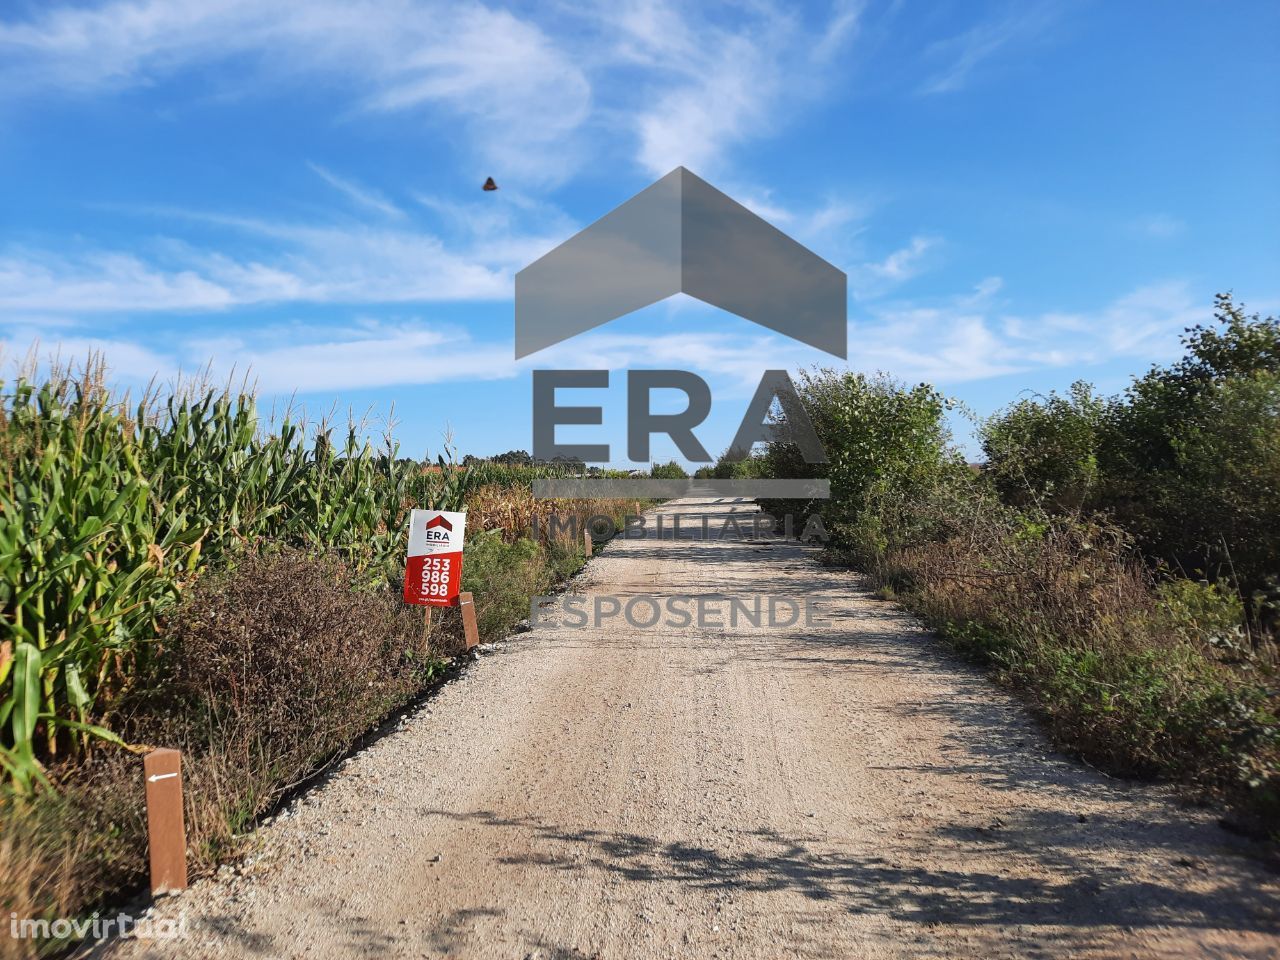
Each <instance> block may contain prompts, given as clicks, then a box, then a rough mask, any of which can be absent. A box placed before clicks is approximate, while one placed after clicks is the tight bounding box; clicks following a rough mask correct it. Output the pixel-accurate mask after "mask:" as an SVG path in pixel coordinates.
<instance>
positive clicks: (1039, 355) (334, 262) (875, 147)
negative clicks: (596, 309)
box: [0, 0, 1280, 461]
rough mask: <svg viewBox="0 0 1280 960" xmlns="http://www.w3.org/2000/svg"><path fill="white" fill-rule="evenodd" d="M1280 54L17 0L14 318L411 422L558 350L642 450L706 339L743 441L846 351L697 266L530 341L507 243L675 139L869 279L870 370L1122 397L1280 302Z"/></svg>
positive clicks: (584, 214) (794, 17)
mask: <svg viewBox="0 0 1280 960" xmlns="http://www.w3.org/2000/svg"><path fill="white" fill-rule="evenodd" d="M1277 49H1280V5H1277V4H1275V3H1273V2H1262V0H1259V2H1252V3H1251V2H1233V3H1229V4H1209V3H1200V2H1155V0H1152V2H1124V3H1111V2H1105V3H1104V2H1088V0H1082V2H1049V3H1038V2H1033V0H1019V2H979V0H962V2H953V3H947V2H926V0H917V2H872V0H868V2H865V3H858V2H849V3H836V4H831V5H826V4H819V5H812V6H803V7H800V6H795V5H793V4H785V3H778V4H776V5H774V4H772V3H770V2H768V0H756V2H751V3H744V4H742V5H725V6H710V5H690V4H674V3H673V4H664V3H658V2H635V3H628V2H622V3H601V4H598V5H594V4H591V3H574V4H561V3H551V4H536V5H534V4H529V5H516V6H511V7H506V8H503V7H497V6H486V5H482V4H437V3H431V2H418V0H387V2H377V3H374V2H360V0H355V2H352V0H306V2H302V0H299V2H296V3H287V2H280V3H271V4H265V3H261V2H257V0H252V2H250V0H198V2H197V0H192V2H178V0H170V2H160V0H150V2H148V0H109V2H105V3H50V2H24V0H5V2H4V3H3V4H0V130H2V134H0V343H3V348H4V351H5V356H6V358H7V359H6V364H7V365H9V364H12V363H13V362H14V361H15V359H17V358H20V357H22V356H24V355H26V354H27V352H28V351H29V350H30V349H31V346H32V344H33V343H36V342H38V344H39V347H38V350H39V351H40V353H41V355H47V354H49V353H51V352H53V351H58V352H59V353H60V355H61V356H63V357H77V356H81V355H83V354H84V353H86V352H87V351H89V350H99V351H102V352H104V353H105V355H106V357H107V359H108V361H109V362H110V364H111V366H112V369H113V371H114V376H115V379H116V380H117V381H118V382H119V383H121V384H122V385H130V384H135V383H138V382H143V381H146V380H149V379H150V378H151V377H152V376H153V375H159V376H160V377H161V378H162V379H168V378H172V377H174V376H175V375H177V374H178V372H179V371H184V372H191V371H195V370H198V369H200V368H202V367H204V366H206V365H211V369H212V370H213V371H214V374H215V375H216V376H218V377H224V376H226V374H227V373H228V372H229V371H231V370H232V369H236V370H239V371H244V370H245V369H248V370H250V371H251V374H252V376H254V377H255V378H256V380H257V383H258V388H259V391H260V392H261V393H262V395H263V397H264V400H265V401H267V402H270V401H271V400H272V399H273V398H279V397H286V398H287V397H290V396H295V397H296V400H297V402H299V403H301V404H304V405H305V406H306V408H307V409H308V411H309V412H311V413H312V414H318V413H323V412H326V411H328V410H330V409H332V408H334V407H335V406H336V408H337V409H338V410H339V411H341V412H342V413H345V411H346V410H347V409H348V408H352V409H355V410H356V411H357V412H360V413H363V412H365V411H372V414H373V416H374V417H375V419H376V418H379V417H385V416H386V415H387V414H388V412H389V411H390V410H391V408H392V406H393V405H394V410H395V416H396V418H397V420H398V421H399V427H398V429H397V433H398V435H399V436H400V438H401V440H402V443H403V450H404V452H406V453H409V454H412V455H421V454H423V453H425V452H427V451H431V452H432V453H434V452H436V451H438V450H439V448H440V441H441V437H442V434H443V432H444V430H445V429H446V428H449V429H451V430H452V432H453V435H454V437H455V439H456V442H457V444H458V446H459V447H460V449H461V450H462V451H463V452H472V453H477V454H490V453H495V452H499V451H503V450H507V449H511V448H526V449H527V448H528V447H529V446H530V443H531V428H530V384H529V370H530V369H531V368H533V367H555V366H595V367H604V368H608V369H611V370H613V371H615V372H614V374H613V382H614V383H615V384H616V387H617V389H611V390H610V391H609V393H608V395H607V397H602V399H604V402H605V406H606V413H605V418H606V425H605V427H603V428H594V429H589V428H574V429H570V430H562V431H561V439H562V440H567V441H574V440H580V441H584V442H585V441H588V440H590V441H594V442H601V441H602V440H609V441H611V442H612V443H613V446H614V459H615V461H622V459H623V458H624V457H625V442H624V439H623V425H624V423H625V410H624V408H623V406H622V404H623V400H624V394H623V392H622V387H623V384H624V379H623V377H624V374H623V373H622V371H623V370H624V369H625V368H627V367H629V366H642V367H681V368H685V369H691V370H694V371H695V372H697V373H699V374H701V375H702V376H704V377H706V378H707V379H708V380H709V381H710V383H711V384H712V388H713V395H714V397H715V405H714V408H713V412H712V416H711V418H710V419H709V420H708V422H707V423H706V425H705V426H704V427H703V428H702V429H701V430H700V431H699V436H700V437H701V438H702V440H703V443H704V444H705V445H706V446H707V447H708V449H711V450H713V451H715V450H719V449H722V448H723V447H724V446H726V445H727V444H728V441H729V440H730V439H731V438H732V435H733V433H734V430H735V428H736V425H737V421H738V419H739V417H740V416H741V413H742V411H743V409H744V408H745V406H746V403H747V400H748V398H749V397H750V395H751V393H752V391H753V389H754V385H755V383H756V381H757V379H758V377H759V375H760V372H761V371H762V370H764V369H766V368H768V367H775V366H786V367H789V368H791V369H795V368H797V367H801V366H812V365H815V364H826V363H829V362H831V358H829V357H827V358H825V359H824V355H822V354H820V353H819V352H817V351H814V350H810V349H808V348H805V347H803V346H801V345H799V344H796V343H793V342H790V341H787V340H785V339H784V338H781V337H778V336H776V335H773V334H770V333H769V332H768V331H765V330H763V329H762V328H759V327H755V326H753V325H751V324H749V323H747V322H746V321H743V320H739V319H737V318H734V317H731V316H728V315H725V314H720V313H718V312H717V311H714V310H712V309H710V308H707V307H704V306H702V305H699V304H697V303H695V302H694V301H691V300H688V299H686V298H683V297H679V298H676V299H673V300H671V301H668V302H666V303H664V304H661V305H657V306H655V307H651V308H648V309H646V310H644V311H641V312H640V313H638V314H634V315H632V316H630V317H627V318H623V319H621V320H619V321H615V322H614V323H612V324H609V325H608V326H606V327H602V328H600V329H599V330H598V331H595V332H593V333H591V334H589V335H587V336H585V337H581V338H577V339H575V340H574V341H571V342H570V343H569V344H565V345H563V346H562V347H557V348H553V349H551V350H548V351H544V352H543V353H540V354H537V355H535V356H533V357H530V358H528V359H527V360H525V361H521V362H519V363H517V362H516V361H515V360H514V359H513V349H512V314H513V307H512V277H513V276H514V273H515V272H516V271H517V270H519V269H520V268H521V267H523V266H524V265H525V264H527V263H528V262H530V261H532V260H533V259H536V258H537V257H538V256H540V255H541V254H542V253H545V252H546V251H547V250H549V249H550V248H552V247H553V246H555V245H556V244H557V243H559V242H560V241H561V240H563V239H565V238H566V237H568V236H570V235H571V234H572V233H574V232H575V231H576V230H577V229H580V228H581V227H582V226H584V225H586V224H587V223H589V222H591V221H592V220H594V219H595V218H597V217H598V216H600V215H601V214H603V213H605V212H607V211H608V210H609V209H611V208H612V207H614V206H616V205H617V204H618V203H620V202H622V201H623V200H625V199H627V198H628V197H630V196H631V195H633V194H634V193H635V192H636V191H638V190H640V189H642V188H643V187H645V186H647V185H648V184H649V183H650V182H652V181H653V180H654V179H656V178H657V177H659V176H661V175H663V174H665V173H667V172H668V171H669V170H671V169H672V168H674V167H675V166H677V165H681V164H683V165H685V166H687V167H689V168H690V169H691V170H693V171H694V172H695V173H697V174H699V175H700V176H702V177H704V178H706V179H708V180H709V181H711V182H712V183H713V184H715V185H716V186H718V187H720V188H721V189H722V190H724V191H726V192H727V193H729V194H730V195H731V196H734V197H735V198H737V199H738V200H740V201H741V202H743V203H746V204H748V205H749V206H751V207H752V208H753V209H755V210H756V211H757V212H759V213H760V214H761V215H762V216H764V217H765V218H766V219H769V220H770V221H771V222H773V223H774V224H776V225H777V226H778V227H780V228H781V229H783V230H784V231H786V232H788V233H790V234H791V235H792V236H794V237H796V238H797V239H798V240H800V241H801V242H803V243H805V244H806V245H807V246H809V247H810V248H811V249H813V250H814V251H815V252H817V253H819V254H820V255H822V256H823V257H825V258H826V259H828V260H830V261H831V262H833V263H835V264H836V265H837V266H839V267H841V268H842V269H844V270H845V271H846V272H847V273H848V275H849V281H850V299H849V322H850V357H849V364H850V366H852V367H854V368H856V369H862V370H868V371H873V370H885V371H887V372H889V373H891V374H893V375H895V376H897V377H899V378H902V379H904V380H908V381H913V382H914V381H921V380H927V381H931V382H933V383H936V384H937V385H938V386H939V387H940V388H941V389H943V390H945V391H946V392H948V393H949V394H951V395H953V396H955V397H958V398H959V399H960V400H962V401H963V402H964V403H965V404H966V405H967V406H968V407H970V408H972V409H973V410H975V411H977V412H978V413H980V414H986V413H989V412H991V411H992V410H994V409H996V408H998V407H999V406H1001V405H1003V404H1005V403H1008V402H1009V401H1011V400H1013V399H1015V398H1017V397H1018V396H1019V395H1021V394H1022V393H1024V392H1025V391H1038V392H1045V391H1048V390H1050V389H1054V388H1058V389H1061V388H1063V387H1065V386H1066V385H1067V384H1069V383H1070V382H1071V381H1073V380H1076V379H1080V378H1084V379H1088V380H1091V381H1093V382H1095V383H1096V384H1097V385H1098V386H1099V387H1100V388H1101V389H1103V390H1106V391H1108V392H1111V391H1117V390H1119V389H1122V388H1123V386H1124V385H1125V383H1126V382H1127V380H1128V378H1129V377H1130V376H1131V375H1132V374H1134V373H1138V372H1141V371H1142V370H1144V369H1145V368H1146V367H1147V366H1149V365H1150V364H1151V363H1152V362H1159V361H1165V360H1168V359H1170V358H1172V357H1173V356H1175V355H1176V354H1177V350H1178V348H1177V339H1178V335H1179V333H1180V332H1181V330H1182V329H1183V328H1184V327H1186V326H1188V325H1190V324H1192V323H1196V322H1201V321H1204V320H1207V319H1208V318H1209V316H1210V308H1211V304H1212V297H1213V294H1214V293H1215V292H1216V291H1219V290H1226V289H1231V290H1234V291H1235V293H1236V295H1237V297H1238V298H1240V299H1243V300H1244V301H1246V302H1247V303H1248V304H1249V306H1250V307H1251V308H1255V309H1259V310H1261V311H1262V312H1264V313H1266V312H1274V311H1276V310H1277V309H1278V308H1280V276H1278V272H1277V269H1276V268H1277V264H1280V230H1278V229H1277V224H1280V112H1278V111H1277V109H1276V104H1277V103H1280V54H1277ZM486 176H493V177H494V178H495V179H496V180H497V182H498V184H499V185H500V187H501V189H500V190H499V191H497V192H495V193H483V192H482V191H481V190H480V185H481V183H482V182H483V181H484V178H485V177H486ZM661 399H662V400H663V401H664V402H670V400H671V398H661ZM959 430H960V433H961V435H962V439H963V433H964V427H963V425H960V427H959ZM671 452H672V451H671V449H670V448H669V447H664V446H663V445H662V444H661V443H659V444H656V445H655V455H657V456H666V455H667V454H669V453H671Z"/></svg>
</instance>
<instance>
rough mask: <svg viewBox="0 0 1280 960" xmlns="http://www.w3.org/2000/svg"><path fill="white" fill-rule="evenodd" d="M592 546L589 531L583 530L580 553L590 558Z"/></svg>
mask: <svg viewBox="0 0 1280 960" xmlns="http://www.w3.org/2000/svg"><path fill="white" fill-rule="evenodd" d="M594 546H595V544H593V543H592V542H591V531H590V530H583V531H582V552H583V553H585V554H586V555H587V556H588V557H589V556H591V549H592V547H594Z"/></svg>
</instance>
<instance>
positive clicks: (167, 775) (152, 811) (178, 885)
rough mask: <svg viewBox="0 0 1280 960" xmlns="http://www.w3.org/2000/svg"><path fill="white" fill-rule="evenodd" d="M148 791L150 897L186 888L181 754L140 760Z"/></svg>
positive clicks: (155, 753)
mask: <svg viewBox="0 0 1280 960" xmlns="http://www.w3.org/2000/svg"><path fill="white" fill-rule="evenodd" d="M142 773H143V776H144V777H146V790H147V846H148V852H149V854H150V859H151V895H152V896H153V897H154V896H158V895H159V894H162V893H165V892H167V891H170V890H185V889H187V831H186V827H185V825H184V823H183V817H182V754H181V753H180V752H179V751H177V750H152V751H151V752H150V753H148V754H147V755H146V756H145V757H143V759H142Z"/></svg>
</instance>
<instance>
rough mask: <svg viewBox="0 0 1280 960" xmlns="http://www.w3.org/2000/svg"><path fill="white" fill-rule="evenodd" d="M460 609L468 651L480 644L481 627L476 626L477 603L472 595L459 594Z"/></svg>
mask: <svg viewBox="0 0 1280 960" xmlns="http://www.w3.org/2000/svg"><path fill="white" fill-rule="evenodd" d="M458 608H459V609H460V610H461V611H462V632H463V634H464V635H465V636H466V638H467V639H466V643H467V649H468V650H470V649H471V648H472V647H474V646H475V645H476V644H478V643H479V642H480V627H479V626H478V625H477V624H476V602H475V599H474V598H473V597H472V596H471V594H470V593H460V594H458Z"/></svg>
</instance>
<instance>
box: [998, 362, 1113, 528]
mask: <svg viewBox="0 0 1280 960" xmlns="http://www.w3.org/2000/svg"><path fill="white" fill-rule="evenodd" d="M1106 408H1107V404H1106V401H1104V400H1100V399H1098V398H1097V397H1095V396H1094V395H1093V392H1092V389H1091V388H1090V386H1089V385H1088V384H1087V383H1084V382H1077V383H1074V384H1072V385H1071V390H1070V392H1069V393H1068V394H1067V396H1065V397H1064V396H1060V395H1058V394H1056V393H1051V394H1049V396H1048V397H1044V398H1037V399H1026V400H1020V401H1018V402H1017V403H1015V404H1014V405H1013V406H1011V407H1009V408H1008V409H1006V410H1004V411H1002V412H1000V413H999V414H997V415H996V416H994V417H992V418H990V419H989V420H987V421H986V423H984V424H983V427H982V431H981V432H982V451H983V454H984V455H985V457H986V464H985V467H986V471H987V474H988V476H989V477H990V479H991V482H992V483H993V484H994V485H995V487H996V489H997V490H998V491H999V492H1000V496H1001V497H1002V499H1004V501H1005V502H1006V503H1012V504H1029V503H1034V504H1038V505H1041V506H1045V507H1047V508H1049V509H1054V510H1059V511H1063V510H1074V509H1076V508H1079V507H1081V506H1083V505H1084V504H1085V503H1086V502H1087V501H1088V500H1089V497H1090V496H1091V494H1092V493H1093V491H1094V487H1095V486H1096V483H1097V479H1098V444H1099V442H1100V439H1099V432H1100V430H1101V424H1102V420H1103V416H1104V414H1105V412H1106Z"/></svg>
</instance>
